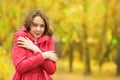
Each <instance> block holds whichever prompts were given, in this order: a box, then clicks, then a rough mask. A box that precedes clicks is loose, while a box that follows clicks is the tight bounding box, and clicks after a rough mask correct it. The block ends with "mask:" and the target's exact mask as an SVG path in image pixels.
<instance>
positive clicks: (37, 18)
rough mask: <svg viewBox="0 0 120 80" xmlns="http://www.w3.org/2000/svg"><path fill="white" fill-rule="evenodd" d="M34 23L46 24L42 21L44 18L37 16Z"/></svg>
mask: <svg viewBox="0 0 120 80" xmlns="http://www.w3.org/2000/svg"><path fill="white" fill-rule="evenodd" d="M33 22H35V23H39V24H40V23H44V20H43V19H42V17H40V16H35V17H34V18H33Z"/></svg>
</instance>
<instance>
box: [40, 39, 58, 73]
mask: <svg viewBox="0 0 120 80" xmlns="http://www.w3.org/2000/svg"><path fill="white" fill-rule="evenodd" d="M48 50H49V51H55V49H54V39H53V37H51V38H50V40H49V42H48ZM41 66H42V68H43V69H44V70H45V71H46V72H47V73H48V74H50V75H52V74H53V73H55V72H56V62H53V61H50V60H45V61H44V63H43V64H42V65H41Z"/></svg>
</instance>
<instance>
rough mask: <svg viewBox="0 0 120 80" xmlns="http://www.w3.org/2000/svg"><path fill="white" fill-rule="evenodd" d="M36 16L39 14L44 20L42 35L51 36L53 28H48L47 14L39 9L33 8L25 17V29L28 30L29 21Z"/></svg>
mask: <svg viewBox="0 0 120 80" xmlns="http://www.w3.org/2000/svg"><path fill="white" fill-rule="evenodd" d="M36 16H40V17H41V18H42V19H43V20H44V22H45V31H44V33H43V35H48V36H52V35H53V30H52V29H51V28H50V22H49V20H48V18H47V16H46V15H45V14H44V13H43V12H42V11H40V10H33V11H32V12H31V13H29V14H28V16H27V17H26V18H25V21H24V23H23V26H25V28H26V30H27V31H28V32H29V31H30V26H31V23H32V21H33V18H34V17H36Z"/></svg>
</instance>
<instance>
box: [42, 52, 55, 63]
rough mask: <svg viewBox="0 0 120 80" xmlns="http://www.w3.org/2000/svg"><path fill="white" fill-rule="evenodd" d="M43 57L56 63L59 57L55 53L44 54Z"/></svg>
mask: <svg viewBox="0 0 120 80" xmlns="http://www.w3.org/2000/svg"><path fill="white" fill-rule="evenodd" d="M42 55H43V57H44V59H49V60H51V61H54V62H56V61H57V55H56V54H55V53H54V51H46V52H42Z"/></svg>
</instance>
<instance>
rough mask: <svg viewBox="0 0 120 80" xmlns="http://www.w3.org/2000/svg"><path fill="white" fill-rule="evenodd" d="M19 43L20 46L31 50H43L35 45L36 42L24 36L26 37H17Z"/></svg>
mask: <svg viewBox="0 0 120 80" xmlns="http://www.w3.org/2000/svg"><path fill="white" fill-rule="evenodd" d="M17 44H18V46H19V47H23V48H26V49H29V50H32V51H33V52H34V53H36V52H38V51H39V52H41V50H40V49H39V48H38V47H37V46H36V45H34V43H33V42H32V41H31V40H30V39H29V38H27V37H26V38H24V37H18V39H17Z"/></svg>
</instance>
